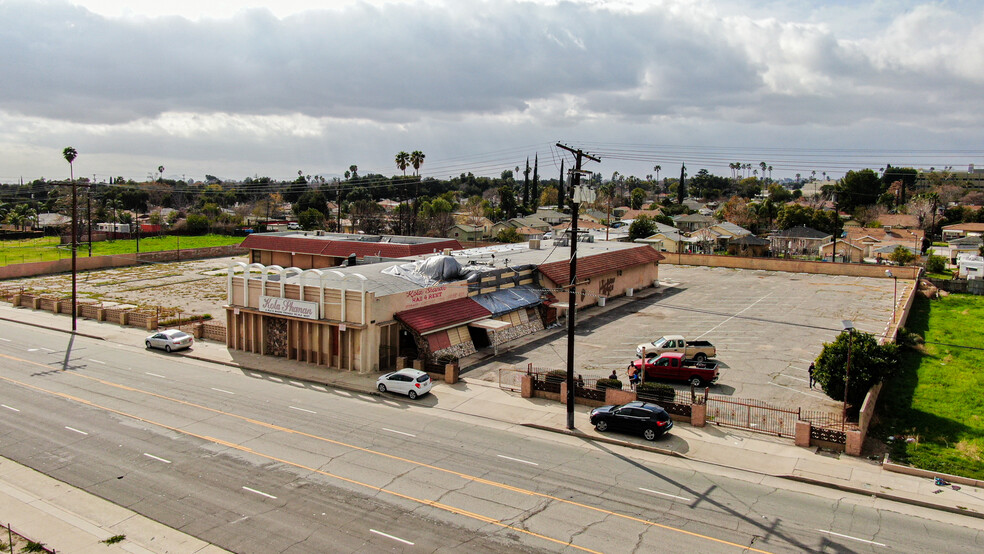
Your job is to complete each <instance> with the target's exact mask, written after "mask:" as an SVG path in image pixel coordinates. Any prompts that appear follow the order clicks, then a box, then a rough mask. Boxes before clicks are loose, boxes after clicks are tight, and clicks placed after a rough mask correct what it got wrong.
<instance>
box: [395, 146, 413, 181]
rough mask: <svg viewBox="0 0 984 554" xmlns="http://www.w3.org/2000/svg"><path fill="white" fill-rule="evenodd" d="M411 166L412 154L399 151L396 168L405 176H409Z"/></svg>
mask: <svg viewBox="0 0 984 554" xmlns="http://www.w3.org/2000/svg"><path fill="white" fill-rule="evenodd" d="M409 165H410V154H407V153H406V152H404V151H402V150H401V151H399V152H397V154H396V167H397V168H398V169H400V171H402V172H403V176H404V177H406V175H407V167H408V166H409Z"/></svg>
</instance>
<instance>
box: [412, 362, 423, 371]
mask: <svg viewBox="0 0 984 554" xmlns="http://www.w3.org/2000/svg"><path fill="white" fill-rule="evenodd" d="M413 368H414V369H419V370H420V371H423V370H424V361H423V360H414V361H413Z"/></svg>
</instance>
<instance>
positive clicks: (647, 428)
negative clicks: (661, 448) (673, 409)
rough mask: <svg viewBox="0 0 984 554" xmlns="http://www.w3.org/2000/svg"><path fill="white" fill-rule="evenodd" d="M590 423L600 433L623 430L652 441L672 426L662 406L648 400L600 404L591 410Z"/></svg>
mask: <svg viewBox="0 0 984 554" xmlns="http://www.w3.org/2000/svg"><path fill="white" fill-rule="evenodd" d="M591 424H592V425H594V427H595V429H596V430H597V431H599V432H601V433H604V432H605V431H608V430H612V431H625V432H628V433H642V436H643V438H645V439H646V440H649V441H652V440H656V439H657V438H658V437H661V436H662V435H663V434H664V433H666V432H667V431H669V430H670V429H672V428H673V420H672V419H670V414H668V413H666V410H664V409H663V407H662V406H659V405H657V404H650V403H649V402H629V403H628V404H623V405H621V406H602V407H600V408H595V409H593V410H591Z"/></svg>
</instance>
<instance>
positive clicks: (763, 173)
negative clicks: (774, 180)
mask: <svg viewBox="0 0 984 554" xmlns="http://www.w3.org/2000/svg"><path fill="white" fill-rule="evenodd" d="M759 167H761V168H762V178H763V179H765V169H766V168H767V167H769V164H767V163H765V162H759Z"/></svg>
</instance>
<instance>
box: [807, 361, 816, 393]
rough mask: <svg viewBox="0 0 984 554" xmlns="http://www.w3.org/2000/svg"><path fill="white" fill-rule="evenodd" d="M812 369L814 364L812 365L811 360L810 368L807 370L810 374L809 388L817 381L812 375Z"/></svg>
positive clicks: (814, 367)
mask: <svg viewBox="0 0 984 554" xmlns="http://www.w3.org/2000/svg"><path fill="white" fill-rule="evenodd" d="M814 369H816V365H814V364H813V362H810V369H809V370H808V371H809V374H810V388H811V389H812V388H813V385H814V383H816V382H817V380H816V378H814V377H813V370H814Z"/></svg>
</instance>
